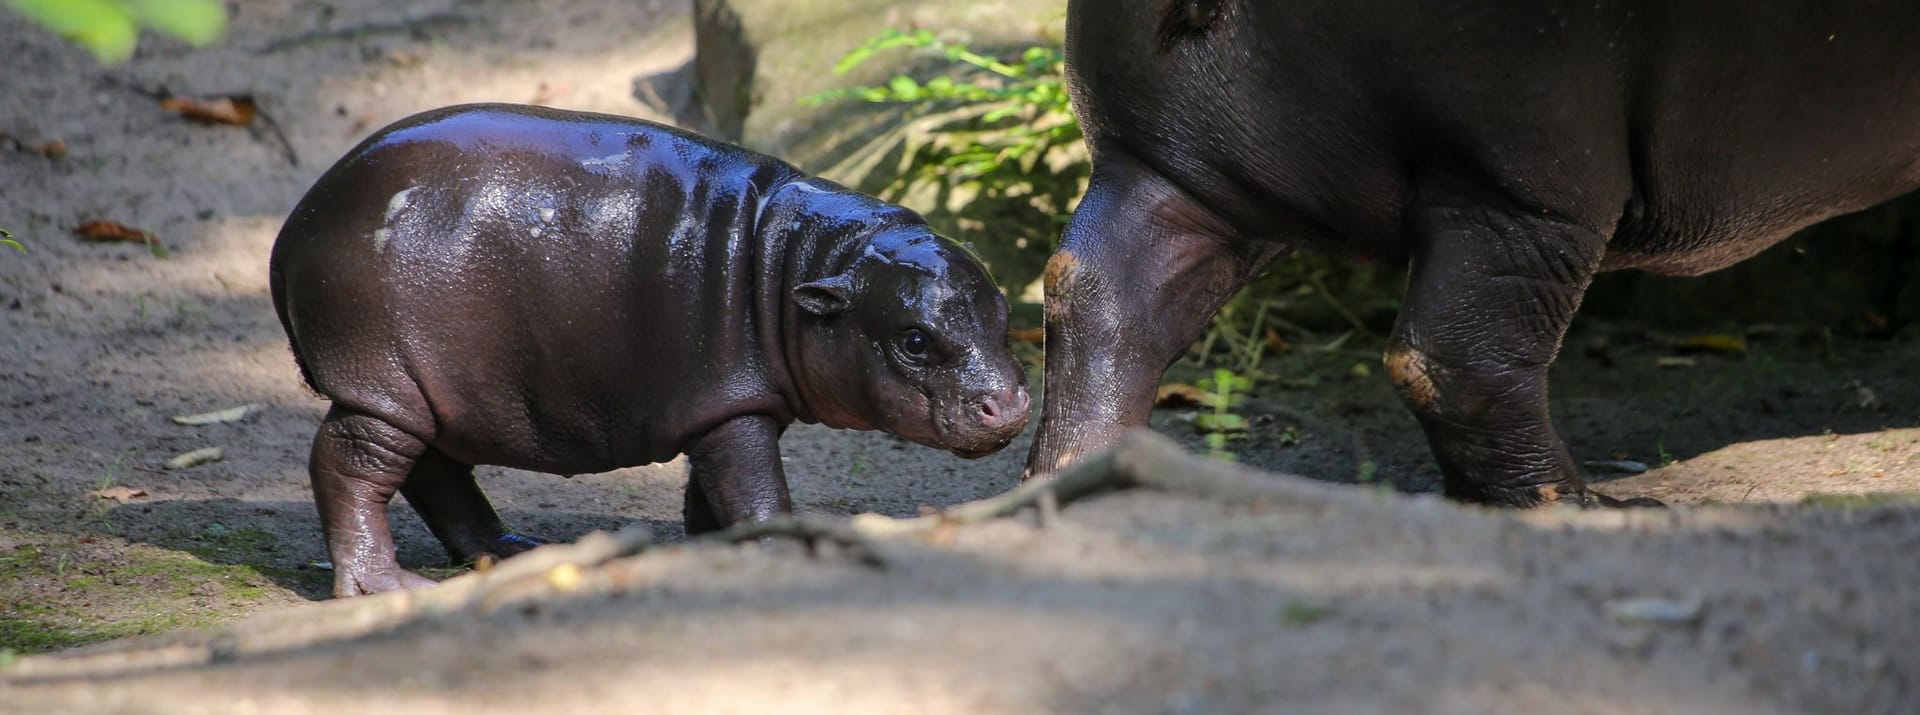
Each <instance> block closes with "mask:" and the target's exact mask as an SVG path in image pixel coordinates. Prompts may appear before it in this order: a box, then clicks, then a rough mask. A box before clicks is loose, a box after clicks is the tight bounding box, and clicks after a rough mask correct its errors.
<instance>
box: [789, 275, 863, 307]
mask: <svg viewBox="0 0 1920 715" xmlns="http://www.w3.org/2000/svg"><path fill="white" fill-rule="evenodd" d="M793 302H795V303H799V304H800V307H801V308H802V309H804V310H806V311H807V312H809V313H812V314H814V315H833V314H836V313H845V312H847V310H848V309H850V308H852V307H853V279H852V278H848V277H847V275H846V274H844V273H842V274H840V275H837V276H832V277H829V278H822V279H820V280H817V281H814V282H812V283H805V284H801V285H798V286H794V288H793Z"/></svg>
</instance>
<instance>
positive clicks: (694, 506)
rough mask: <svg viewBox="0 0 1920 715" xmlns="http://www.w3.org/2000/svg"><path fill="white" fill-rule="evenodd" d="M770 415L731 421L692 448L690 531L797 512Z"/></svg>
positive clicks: (689, 458)
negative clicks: (788, 491)
mask: <svg viewBox="0 0 1920 715" xmlns="http://www.w3.org/2000/svg"><path fill="white" fill-rule="evenodd" d="M785 430H786V426H785V425H782V424H780V423H779V421H777V420H775V419H773V418H772V417H768V416H766V415H746V416H743V417H736V418H734V419H732V420H728V421H727V422H726V423H724V424H722V425H720V426H719V427H717V428H714V430H713V431H712V432H708V433H707V435H706V436H704V437H701V438H700V440H699V442H697V443H695V444H694V446H693V447H692V448H691V449H688V450H687V462H688V469H687V473H688V478H689V483H688V484H687V510H686V520H687V521H686V524H687V535H688V536H698V535H700V534H701V533H704V532H708V531H714V530H717V529H724V528H726V527H729V526H733V525H734V524H739V523H742V522H749V521H765V520H767V519H770V518H773V517H774V516H776V515H779V514H790V513H792V512H793V499H792V497H791V496H789V495H788V493H787V477H786V471H785V470H784V469H782V468H781V467H780V433H781V432H784V431H785Z"/></svg>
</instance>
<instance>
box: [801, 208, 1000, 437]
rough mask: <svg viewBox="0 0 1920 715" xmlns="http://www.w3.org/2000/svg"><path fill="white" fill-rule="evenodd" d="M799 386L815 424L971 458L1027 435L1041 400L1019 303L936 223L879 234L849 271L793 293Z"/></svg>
mask: <svg viewBox="0 0 1920 715" xmlns="http://www.w3.org/2000/svg"><path fill="white" fill-rule="evenodd" d="M792 300H793V303H794V305H795V306H797V307H798V311H797V313H798V315H797V316H796V317H797V318H798V320H799V323H800V324H799V325H798V326H796V327H797V331H796V332H797V335H796V336H795V338H796V340H795V344H794V349H795V350H797V352H798V353H799V356H798V357H799V358H800V359H799V360H797V361H796V362H797V363H798V364H797V365H795V366H794V370H795V373H796V374H795V375H794V380H795V382H796V383H798V388H799V390H800V392H801V394H802V396H803V398H804V400H805V402H806V403H807V408H808V409H809V411H811V412H812V413H813V414H812V415H811V416H812V418H813V419H815V420H818V421H820V422H822V423H825V424H828V425H831V426H834V427H846V428H852V429H877V430H882V431H886V432H891V433H893V434H897V435H900V436H902V437H905V438H907V439H910V440H913V441H914V442H917V443H919V444H923V445H926V446H929V447H937V448H940V449H945V450H948V451H950V452H953V453H954V454H957V455H960V456H961V457H965V458H968V459H972V458H975V457H982V456H985V455H988V454H992V453H993V452H996V451H999V450H1000V448H1002V447H1005V446H1007V443H1008V442H1011V441H1013V438H1014V437H1016V436H1018V435H1019V434H1020V431H1021V430H1022V429H1024V428H1025V427H1026V425H1027V413H1028V408H1029V407H1030V401H1029V398H1028V396H1027V373H1026V370H1025V369H1024V368H1023V367H1022V366H1021V365H1020V362H1019V361H1018V360H1015V359H1014V358H1013V353H1012V351H1011V349H1010V348H1009V344H1008V335H1007V301H1006V299H1005V298H1003V297H1001V295H1000V290H999V289H998V288H996V287H995V286H994V283H993V281H992V280H991V279H990V278H988V276H987V271H986V269H985V268H984V267H982V266H981V265H980V262H979V261H978V260H976V259H975V258H974V257H973V255H972V254H970V253H968V252H967V251H966V250H965V249H963V248H961V247H960V246H959V245H958V244H955V243H954V242H953V241H950V240H948V239H946V238H943V237H941V236H938V235H936V234H934V233H933V232H931V231H930V230H928V229H927V228H926V226H924V225H909V226H898V227H894V228H890V229H887V230H885V231H883V232H881V233H878V234H876V235H874V236H872V237H871V239H870V240H869V241H868V243H867V245H866V248H865V250H864V251H862V252H861V253H860V254H859V255H858V256H857V257H855V258H854V259H853V261H852V262H851V263H850V264H848V265H847V267H846V268H845V269H844V270H843V271H841V272H840V273H838V274H835V275H832V276H828V277H826V278H821V279H819V280H814V281H810V282H807V283H803V284H801V285H798V286H795V287H794V288H793V289H792Z"/></svg>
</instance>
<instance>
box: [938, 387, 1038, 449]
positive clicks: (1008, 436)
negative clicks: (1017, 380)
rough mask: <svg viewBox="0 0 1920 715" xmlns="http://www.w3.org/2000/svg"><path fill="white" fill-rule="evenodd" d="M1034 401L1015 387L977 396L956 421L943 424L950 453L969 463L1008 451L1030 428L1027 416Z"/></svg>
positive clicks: (966, 403)
mask: <svg viewBox="0 0 1920 715" xmlns="http://www.w3.org/2000/svg"><path fill="white" fill-rule="evenodd" d="M1032 407H1033V400H1032V398H1029V397H1028V396H1027V386H1026V385H1023V384H1014V385H1012V386H1009V387H1004V388H1000V389H998V390H989V391H986V392H982V393H980V394H978V395H975V396H974V397H973V398H972V399H968V400H965V401H963V402H961V403H960V405H958V408H959V409H956V410H953V412H954V413H958V414H954V415H953V419H949V420H942V421H943V422H946V423H947V424H948V425H949V428H948V429H947V430H945V432H946V435H945V437H946V439H945V441H946V442H947V449H948V450H950V451H952V452H953V453H954V454H956V455H959V456H961V457H964V458H966V459H975V458H979V457H985V456H987V455H989V454H993V453H994V452H998V451H1000V449H1001V448H1003V447H1006V446H1007V443H1009V442H1012V441H1013V438H1015V437H1018V436H1020V431H1021V430H1024V429H1026V428H1027V416H1028V413H1029V412H1030V411H1031V410H1032Z"/></svg>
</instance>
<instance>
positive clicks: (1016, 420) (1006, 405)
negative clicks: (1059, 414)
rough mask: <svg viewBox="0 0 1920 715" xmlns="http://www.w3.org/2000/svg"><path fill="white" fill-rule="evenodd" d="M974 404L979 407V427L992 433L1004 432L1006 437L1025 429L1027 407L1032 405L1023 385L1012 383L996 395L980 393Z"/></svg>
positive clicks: (1011, 436)
mask: <svg viewBox="0 0 1920 715" xmlns="http://www.w3.org/2000/svg"><path fill="white" fill-rule="evenodd" d="M974 404H975V405H976V406H977V407H979V408H980V429H982V430H984V431H987V432H992V433H994V434H1000V433H1002V432H1004V433H1006V435H1007V439H1013V437H1014V435H1018V434H1020V430H1023V429H1026V427H1027V408H1029V407H1032V406H1033V405H1032V403H1031V401H1030V400H1029V399H1028V398H1027V388H1026V386H1024V385H1014V386H1013V387H1010V388H1007V389H1005V390H1001V391H1000V394H997V395H995V394H991V393H989V394H984V395H981V396H980V397H978V398H977V399H976V400H975V401H974Z"/></svg>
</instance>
